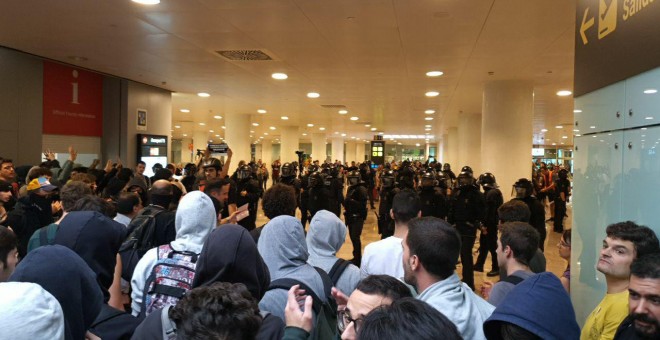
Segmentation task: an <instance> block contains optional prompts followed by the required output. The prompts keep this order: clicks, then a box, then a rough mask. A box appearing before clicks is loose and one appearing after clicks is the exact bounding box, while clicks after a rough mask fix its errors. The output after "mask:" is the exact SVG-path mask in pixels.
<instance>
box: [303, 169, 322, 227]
mask: <svg viewBox="0 0 660 340" xmlns="http://www.w3.org/2000/svg"><path fill="white" fill-rule="evenodd" d="M317 170H318V166H317V165H311V166H310V167H309V171H307V172H305V173H303V174H301V176H300V203H299V204H300V206H299V207H300V223H301V224H302V226H303V228H305V225H306V224H307V221H309V220H310V218H309V208H308V205H309V189H310V187H309V176H310V175H311V174H312V173H314V172H316V171H317Z"/></svg>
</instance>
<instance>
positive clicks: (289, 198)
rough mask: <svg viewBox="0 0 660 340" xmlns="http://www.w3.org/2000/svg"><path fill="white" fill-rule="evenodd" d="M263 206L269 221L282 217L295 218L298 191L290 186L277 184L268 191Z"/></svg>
mask: <svg viewBox="0 0 660 340" xmlns="http://www.w3.org/2000/svg"><path fill="white" fill-rule="evenodd" d="M262 205H263V209H264V214H265V215H266V217H268V218H269V219H273V218H275V217H277V216H281V215H289V216H295V214H296V191H295V190H294V189H293V187H292V186H290V185H286V184H281V183H277V184H275V185H273V186H272V187H270V189H268V190H266V192H265V193H264V197H263V201H262Z"/></svg>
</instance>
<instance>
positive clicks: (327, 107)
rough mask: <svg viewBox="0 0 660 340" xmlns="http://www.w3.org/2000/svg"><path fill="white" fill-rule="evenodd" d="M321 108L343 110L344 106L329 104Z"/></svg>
mask: <svg viewBox="0 0 660 340" xmlns="http://www.w3.org/2000/svg"><path fill="white" fill-rule="evenodd" d="M321 107H322V108H324V109H345V108H346V105H336V104H335V105H331V104H325V105H321Z"/></svg>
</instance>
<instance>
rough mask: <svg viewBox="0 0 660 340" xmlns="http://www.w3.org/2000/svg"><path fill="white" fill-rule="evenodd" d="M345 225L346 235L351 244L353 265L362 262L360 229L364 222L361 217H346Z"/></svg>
mask: <svg viewBox="0 0 660 340" xmlns="http://www.w3.org/2000/svg"><path fill="white" fill-rule="evenodd" d="M346 225H347V226H348V235H349V236H350V238H351V243H352V244H353V259H354V262H353V263H360V262H361V260H362V241H361V240H360V236H361V235H362V228H363V227H364V220H363V219H362V218H361V217H347V218H346Z"/></svg>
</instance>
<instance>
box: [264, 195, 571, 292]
mask: <svg viewBox="0 0 660 340" xmlns="http://www.w3.org/2000/svg"><path fill="white" fill-rule="evenodd" d="M376 207H377V206H376ZM567 210H568V211H567V214H568V217H567V218H566V219H565V222H564V228H570V226H571V215H572V211H573V209H572V207H571V206H570V204H569V206H568V209H567ZM374 211H377V210H369V215H368V217H367V220H366V221H365V223H364V229H363V231H362V247H363V249H364V247H365V246H366V245H367V244H369V243H371V242H375V241H378V240H380V235H379V234H378V226H377V221H376V215H375V214H374V213H373V212H374ZM298 215H300V212H299V211H298ZM298 217H299V216H298ZM546 217H547V218H549V217H550V214H549V213H548V209H546ZM267 221H268V219H267V218H266V217H265V216H264V215H263V212H261V210H260V213H259V216H258V217H257V226H260V225H262V224H264V223H266V222H267ZM307 227H309V224H308V225H307ZM546 228H547V230H548V236H547V238H546V240H545V257H546V261H547V265H546V270H547V271H549V272H552V273H554V274H555V275H557V276H560V275H561V274H562V273H563V272H564V269H565V268H566V261H565V260H563V259H562V258H561V257H559V252H558V249H557V244H558V243H559V239H560V238H561V234H558V233H554V232H552V222H548V223H546ZM478 241H479V238H478V237H477V244H475V248H474V252H475V254H474V259H475V260H476V258H477V249H478V248H479V245H478ZM352 252H353V245H352V244H351V240H350V239H349V237H348V234H347V235H346V242H345V243H344V246H343V247H342V248H341V249H340V251H339V254H338V255H339V257H341V258H344V259H350V258H352V257H353V255H352ZM484 267H485V268H484V269H485V272H483V273H480V272H475V273H474V280H475V287H477V290H478V287H480V286H481V283H482V282H483V281H484V280H490V281H497V280H498V277H494V278H493V277H490V278H489V277H487V276H486V272H488V271H490V269H491V260H490V255H488V259H487V260H486V265H485V266H484ZM461 270H462V268H461V266H460V265H459V266H458V268H457V269H456V271H457V272H458V274H459V276H460V273H461Z"/></svg>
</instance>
